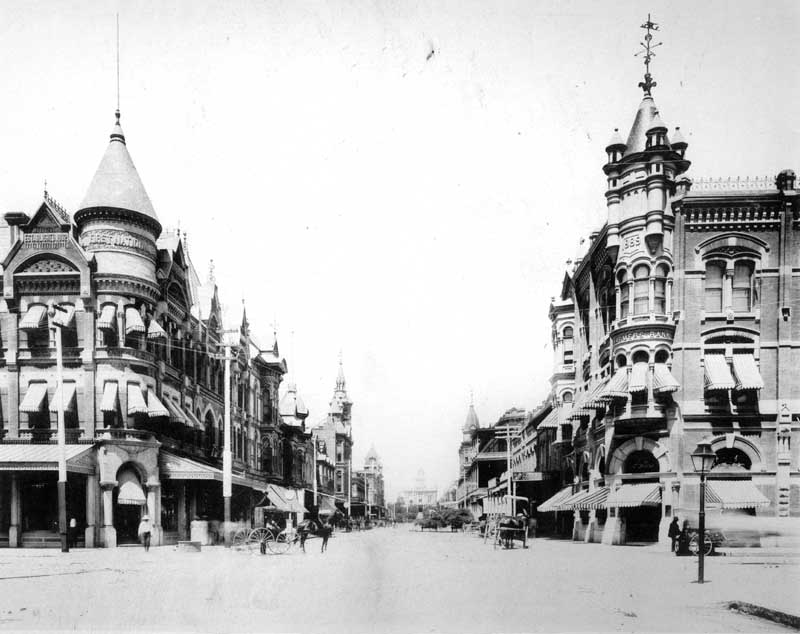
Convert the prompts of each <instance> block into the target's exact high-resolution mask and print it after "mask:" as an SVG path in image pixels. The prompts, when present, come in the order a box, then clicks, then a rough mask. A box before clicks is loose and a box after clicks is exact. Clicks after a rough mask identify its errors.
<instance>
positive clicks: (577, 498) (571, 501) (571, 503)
mask: <svg viewBox="0 0 800 634" xmlns="http://www.w3.org/2000/svg"><path fill="white" fill-rule="evenodd" d="M588 495H589V492H588V491H578V492H577V493H573V494H572V495H570V496H569V497H568V498H566V499H565V500H564V501H562V502H560V503H559V504H558V506H557V507H556V510H557V511H572V510H574V509H576V508H578V506H577V505H578V504H579V503H580V502H581V500H583V499H585V498H586V497H587V496H588Z"/></svg>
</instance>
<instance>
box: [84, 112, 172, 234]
mask: <svg viewBox="0 0 800 634" xmlns="http://www.w3.org/2000/svg"><path fill="white" fill-rule="evenodd" d="M115 115H116V121H115V123H114V127H113V129H112V130H111V140H110V142H109V144H108V147H107V148H106V152H105V154H104V155H103V158H102V160H101V161H100V165H99V166H98V168H97V171H96V172H95V175H94V178H93V179H92V182H91V184H90V185H89V189H88V190H87V192H86V196H84V198H83V202H82V203H81V204H80V206H79V207H78V211H77V212H76V213H75V220H76V221H78V222H79V221H80V218H81V217H82V216H83V215H84V214H85V213H86V212H88V211H90V210H93V209H115V210H119V211H124V212H130V213H133V214H134V215H138V216H140V217H144V218H145V219H147V220H149V221H150V223H151V224H154V225H155V227H156V229H157V231H156V234H159V233H161V223H160V222H159V220H158V216H157V215H156V212H155V209H153V204H152V203H151V202H150V197H149V196H148V195H147V191H145V188H144V185H143V184H142V181H141V179H140V178H139V173H138V172H137V171H136V166H135V165H134V164H133V159H131V155H130V154H129V153H128V148H127V144H126V141H125V134H124V133H123V132H122V126H121V125H120V122H119V119H120V114H119V110H117V111H116V113H115Z"/></svg>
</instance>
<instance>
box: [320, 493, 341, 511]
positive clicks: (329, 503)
mask: <svg viewBox="0 0 800 634" xmlns="http://www.w3.org/2000/svg"><path fill="white" fill-rule="evenodd" d="M337 510H338V509H337V508H336V505H335V504H334V503H333V500H332V499H330V498H329V497H327V496H325V497H322V498H320V501H319V514H320V515H333V514H334V513H336V512H337Z"/></svg>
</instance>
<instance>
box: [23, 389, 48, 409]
mask: <svg viewBox="0 0 800 634" xmlns="http://www.w3.org/2000/svg"><path fill="white" fill-rule="evenodd" d="M45 396H47V383H31V384H29V385H28V391H27V392H25V398H23V399H22V403H20V404H19V411H20V412H24V413H25V414H38V413H39V412H41V411H42V406H43V405H44V397H45Z"/></svg>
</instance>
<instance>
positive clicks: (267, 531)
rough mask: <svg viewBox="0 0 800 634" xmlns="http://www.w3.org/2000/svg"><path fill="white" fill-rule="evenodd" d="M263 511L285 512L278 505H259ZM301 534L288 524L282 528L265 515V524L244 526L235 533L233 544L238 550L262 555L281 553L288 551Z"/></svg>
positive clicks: (264, 512)
mask: <svg viewBox="0 0 800 634" xmlns="http://www.w3.org/2000/svg"><path fill="white" fill-rule="evenodd" d="M259 509H261V510H262V513H263V514H264V515H266V513H271V514H283V513H282V512H281V511H280V510H279V509H277V508H276V507H259ZM298 540H299V536H298V534H297V531H295V530H294V528H292V526H291V524H287V527H286V528H281V527H280V526H279V525H278V524H277V523H276V522H275V521H274V520H272V519H269V518H267V517H265V519H264V526H259V527H257V528H242V529H239V530H238V531H236V533H234V535H233V540H232V546H233V548H234V549H236V550H240V551H248V552H255V551H258V552H260V553H261V554H262V555H265V554H267V553H270V554H272V555H281V554H284V553H286V552H288V551H289V550H290V549H291V547H292V546H293V545H294V544H296V543H297V541H298Z"/></svg>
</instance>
